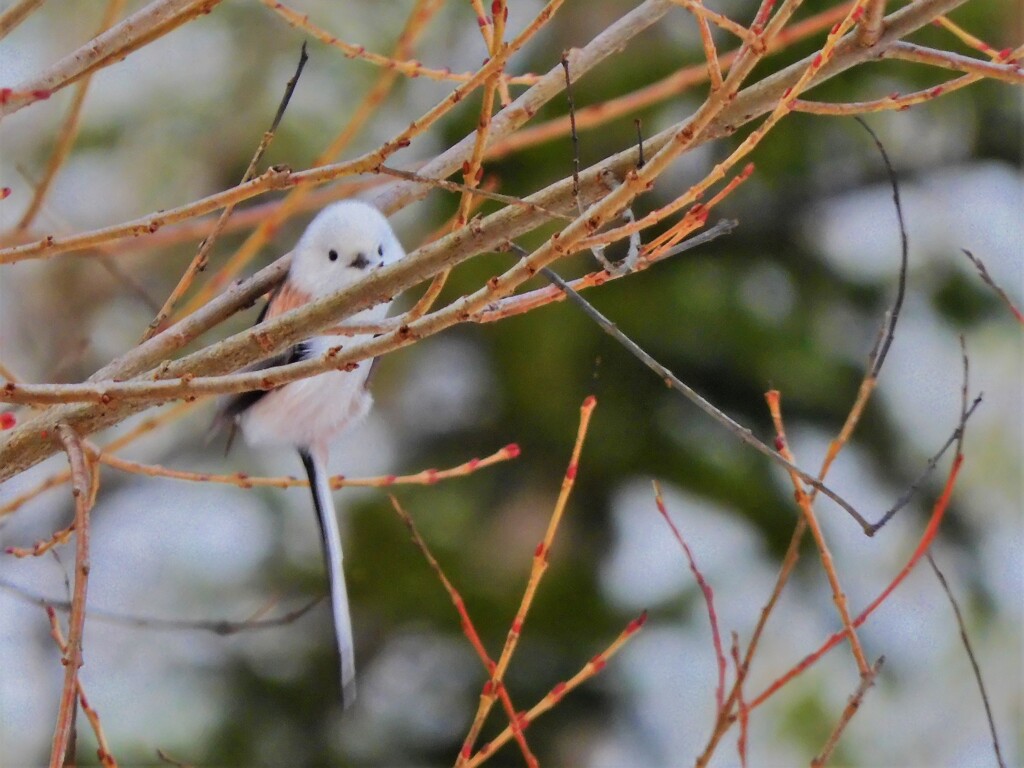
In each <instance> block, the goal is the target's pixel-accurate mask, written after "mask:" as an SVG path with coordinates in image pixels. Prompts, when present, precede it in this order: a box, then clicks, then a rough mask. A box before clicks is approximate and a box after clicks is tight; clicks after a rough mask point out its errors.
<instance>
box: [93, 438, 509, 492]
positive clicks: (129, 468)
mask: <svg viewBox="0 0 1024 768" xmlns="http://www.w3.org/2000/svg"><path fill="white" fill-rule="evenodd" d="M94 455H95V457H96V459H97V460H98V461H100V462H101V463H103V464H106V465H108V466H111V467H114V468H115V469H119V470H121V471H123V472H131V473H133V474H137V475H147V476H149V477H166V478H170V479H172V480H187V481H190V482H195V483H221V484H224V485H234V486H237V487H239V488H305V487H308V486H309V481H308V480H300V479H299V478H296V477H286V476H282V477H253V476H251V475H247V474H245V473H244V472H235V473H233V474H230V475H213V474H210V473H207V472H186V471H183V470H178V469H168V468H167V467H161V466H159V465H156V464H141V463H139V462H136V461H129V460H128V459H122V458H121V457H119V456H113V455H111V454H109V453H106V452H96V453H95V454H94ZM518 455H519V446H518V445H516V444H515V443H511V444H509V445H506V446H505V447H504V448H502V449H501V450H499V451H496V452H494V453H492V454H491V455H490V456H486V457H484V458H482V459H470V460H469V461H466V462H463V463H462V464H459V465H458V466H455V467H451V468H449V469H424V470H422V471H420V472H416V473H415V474H411V475H379V476H376V477H363V478H348V477H345V476H344V475H335V476H334V477H331V478H330V479H329V482H330V484H331V488H333V489H335V490H337V489H338V488H390V487H391V486H393V485H433V484H435V483H438V482H440V481H442V480H450V479H451V478H453V477H465V476H467V475H470V474H472V473H473V472H476V471H477V470H478V469H484V468H485V467H489V466H491V465H493V464H497V463H499V462H502V461H508V460H510V459H514V458H516V457H517V456H518Z"/></svg>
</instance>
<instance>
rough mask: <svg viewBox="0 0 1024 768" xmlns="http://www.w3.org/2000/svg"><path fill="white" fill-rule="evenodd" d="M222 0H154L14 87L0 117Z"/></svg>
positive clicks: (184, 21)
mask: <svg viewBox="0 0 1024 768" xmlns="http://www.w3.org/2000/svg"><path fill="white" fill-rule="evenodd" d="M220 1H221V0H154V2H152V3H150V4H149V5H147V6H146V7H145V8H142V9H141V10H139V11H137V12H135V13H133V14H132V15H131V16H129V17H128V18H126V19H124V20H123V21H122V22H121V23H120V24H117V25H116V26H114V27H111V28H110V29H109V30H107V31H106V32H104V33H103V34H101V35H97V36H96V37H95V38H94V39H92V40H90V41H89V42H88V43H86V44H85V45H83V46H82V47H80V48H79V49H78V50H76V51H74V52H73V53H70V54H68V55H67V56H65V57H64V58H63V59H61V60H60V61H58V62H57V63H55V64H53V65H52V66H51V67H49V68H48V69H46V70H44V71H43V72H42V73H40V74H39V75H36V76H35V77H31V78H29V79H28V80H26V81H24V82H22V83H19V84H18V85H17V86H15V87H14V91H15V92H16V94H17V95H15V96H13V97H12V98H10V99H8V100H7V101H6V102H3V103H0V119H2V118H3V117H5V116H7V115H9V114H12V113H14V112H17V111H18V110H19V109H21V108H22V107H25V106H28V105H29V104H31V103H32V102H33V101H36V100H38V98H39V96H33V94H41V93H45V94H47V95H49V94H50V93H53V92H54V91H58V90H60V89H61V88H65V87H66V86H69V85H71V84H72V83H74V82H76V81H77V80H79V79H80V78H82V77H84V76H85V75H88V74H90V73H92V72H95V71H96V70H98V69H102V68H103V67H106V66H109V65H111V64H114V63H115V62H118V61H121V60H122V59H123V58H124V57H125V56H127V55H128V54H129V53H131V52H132V51H135V50H138V49H139V48H141V47H142V46H143V45H145V44H146V43H149V42H151V41H153V40H155V39H156V38H158V37H161V36H162V35H166V34H167V33H168V32H171V31H173V30H174V29H176V28H177V27H179V26H181V25H182V24H184V23H186V22H188V21H190V20H192V19H194V18H196V17H197V16H201V15H203V14H207V13H209V12H210V11H212V10H213V9H214V7H215V6H216V5H218V4H219V3H220Z"/></svg>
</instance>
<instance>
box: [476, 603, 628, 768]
mask: <svg viewBox="0 0 1024 768" xmlns="http://www.w3.org/2000/svg"><path fill="white" fill-rule="evenodd" d="M646 621H647V612H646V611H644V612H643V613H641V614H640V615H639V616H638V617H637V618H635V619H633V620H632V621H631V622H629V624H627V625H626V628H625V629H624V630H622V632H621V633H619V636H618V637H617V638H615V640H614V641H613V642H612V644H611V645H609V646H608V647H607V648H606V649H605V650H604V651H602V652H601V653H599V654H597V655H596V656H594V658H592V659H591V660H590V661H588V662H587V663H586V664H585V665H584V666H583V669H581V670H580V671H579V672H577V673H576V674H575V675H573V676H572V677H571V678H569V679H568V680H566V681H565V682H564V683H559V684H558V685H556V686H555V687H554V688H552V689H551V690H550V691H549V692H548V693H547V695H546V696H545V697H544V698H543V699H541V700H540V701H539V702H537V704H535V705H534V706H533V707H532V708H531V709H530V710H529V711H527V712H524V713H522V714H521V715H520V716H519V721H518V724H519V726H520V727H521V728H523V729H525V728H526V727H527V726H528V725H530V724H531V723H533V722H534V721H535V720H536V719H537V718H538V717H540V716H541V715H543V714H544V713H545V712H547V711H548V710H550V709H551V708H552V707H554V706H555V705H557V704H558V702H560V701H561V700H562V699H563V698H564V697H565V695H566V694H567V693H569V692H570V691H573V690H575V689H576V688H578V687H579V686H580V685H581V684H582V683H584V682H586V681H587V680H589V679H590V678H592V677H593V676H594V675H596V674H597V673H599V672H600V671H601V670H603V669H604V668H605V667H606V666H608V661H609V659H611V657H612V656H614V655H615V654H616V653H618V652H619V651H620V650H621V649H622V646H623V645H625V644H626V643H627V642H629V640H630V639H631V638H632V637H633V636H634V635H635V634H636V633H637V632H639V631H640V629H641V628H642V627H643V625H644V623H645V622H646ZM512 733H513V731H512V728H511V727H508V728H506V729H505V730H503V731H502V732H501V733H499V734H498V735H497V736H496V737H495V738H494V739H492V740H491V741H489V742H487V743H486V744H484V746H482V747H480V750H479V751H478V752H477V753H476V754H475V755H473V756H472V757H470V756H469V755H468V754H466V752H465V748H463V749H464V751H463V753H462V755H460V758H461V757H465V765H466V768H476V767H477V766H479V765H480V764H481V763H483V762H484V761H485V760H487V759H489V758H490V757H491V756H493V755H494V753H495V752H496V751H497V750H498V749H499V748H500V747H501V746H503V745H504V744H506V743H507V742H508V740H509V739H510V738H511V737H512Z"/></svg>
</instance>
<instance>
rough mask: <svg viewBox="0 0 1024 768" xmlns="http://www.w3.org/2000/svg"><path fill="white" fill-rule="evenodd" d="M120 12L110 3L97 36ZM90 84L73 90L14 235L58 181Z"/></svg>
mask: <svg viewBox="0 0 1024 768" xmlns="http://www.w3.org/2000/svg"><path fill="white" fill-rule="evenodd" d="M123 8H124V0H109V2H108V3H107V9H106V10H105V11H104V12H103V20H102V21H101V22H100V28H99V30H98V31H97V33H96V34H97V35H99V34H102V33H103V32H106V31H107V30H108V29H110V27H111V26H113V24H114V22H115V21H116V20H117V17H118V16H120V15H121V10H122V9H123ZM91 80H92V75H91V74H89V75H86V76H85V77H83V78H82V79H81V80H80V81H79V82H78V86H77V87H76V88H75V95H74V97H73V98H72V99H71V106H70V107H69V108H68V114H67V117H66V118H65V119H64V125H63V127H62V128H61V130H60V135H59V136H58V137H57V141H56V143H55V144H54V146H53V152H52V153H51V154H50V160H49V162H47V164H46V170H45V171H43V176H42V178H41V179H40V180H39V183H38V184H36V189H35V192H34V193H33V195H32V200H31V201H30V202H29V204H28V208H26V209H25V213H23V214H22V215H21V219H19V221H18V223H17V224H16V225H15V227H14V229H15V231H21V230H25V229H28V228H29V227H30V226H31V225H32V222H33V220H34V219H35V217H36V216H37V215H38V213H39V210H40V209H41V208H42V207H43V200H45V199H46V193H47V192H49V191H50V186H51V185H52V184H53V180H54V179H55V178H56V177H57V172H58V171H59V170H60V168H61V166H62V165H64V161H65V160H67V158H68V155H69V154H70V153H71V148H72V147H73V146H74V144H75V139H76V138H77V136H78V127H79V125H80V123H81V117H82V105H83V104H85V96H86V94H87V93H88V91H89V83H90V82H91Z"/></svg>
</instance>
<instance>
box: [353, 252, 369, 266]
mask: <svg viewBox="0 0 1024 768" xmlns="http://www.w3.org/2000/svg"><path fill="white" fill-rule="evenodd" d="M349 266H351V267H355V268H356V269H366V268H367V267H368V266H370V260H369V259H368V258H366V254H365V253H363V252H362V251H360V252H359V253H357V254H356V257H355V258H354V259H352V263H351V264H349Z"/></svg>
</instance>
